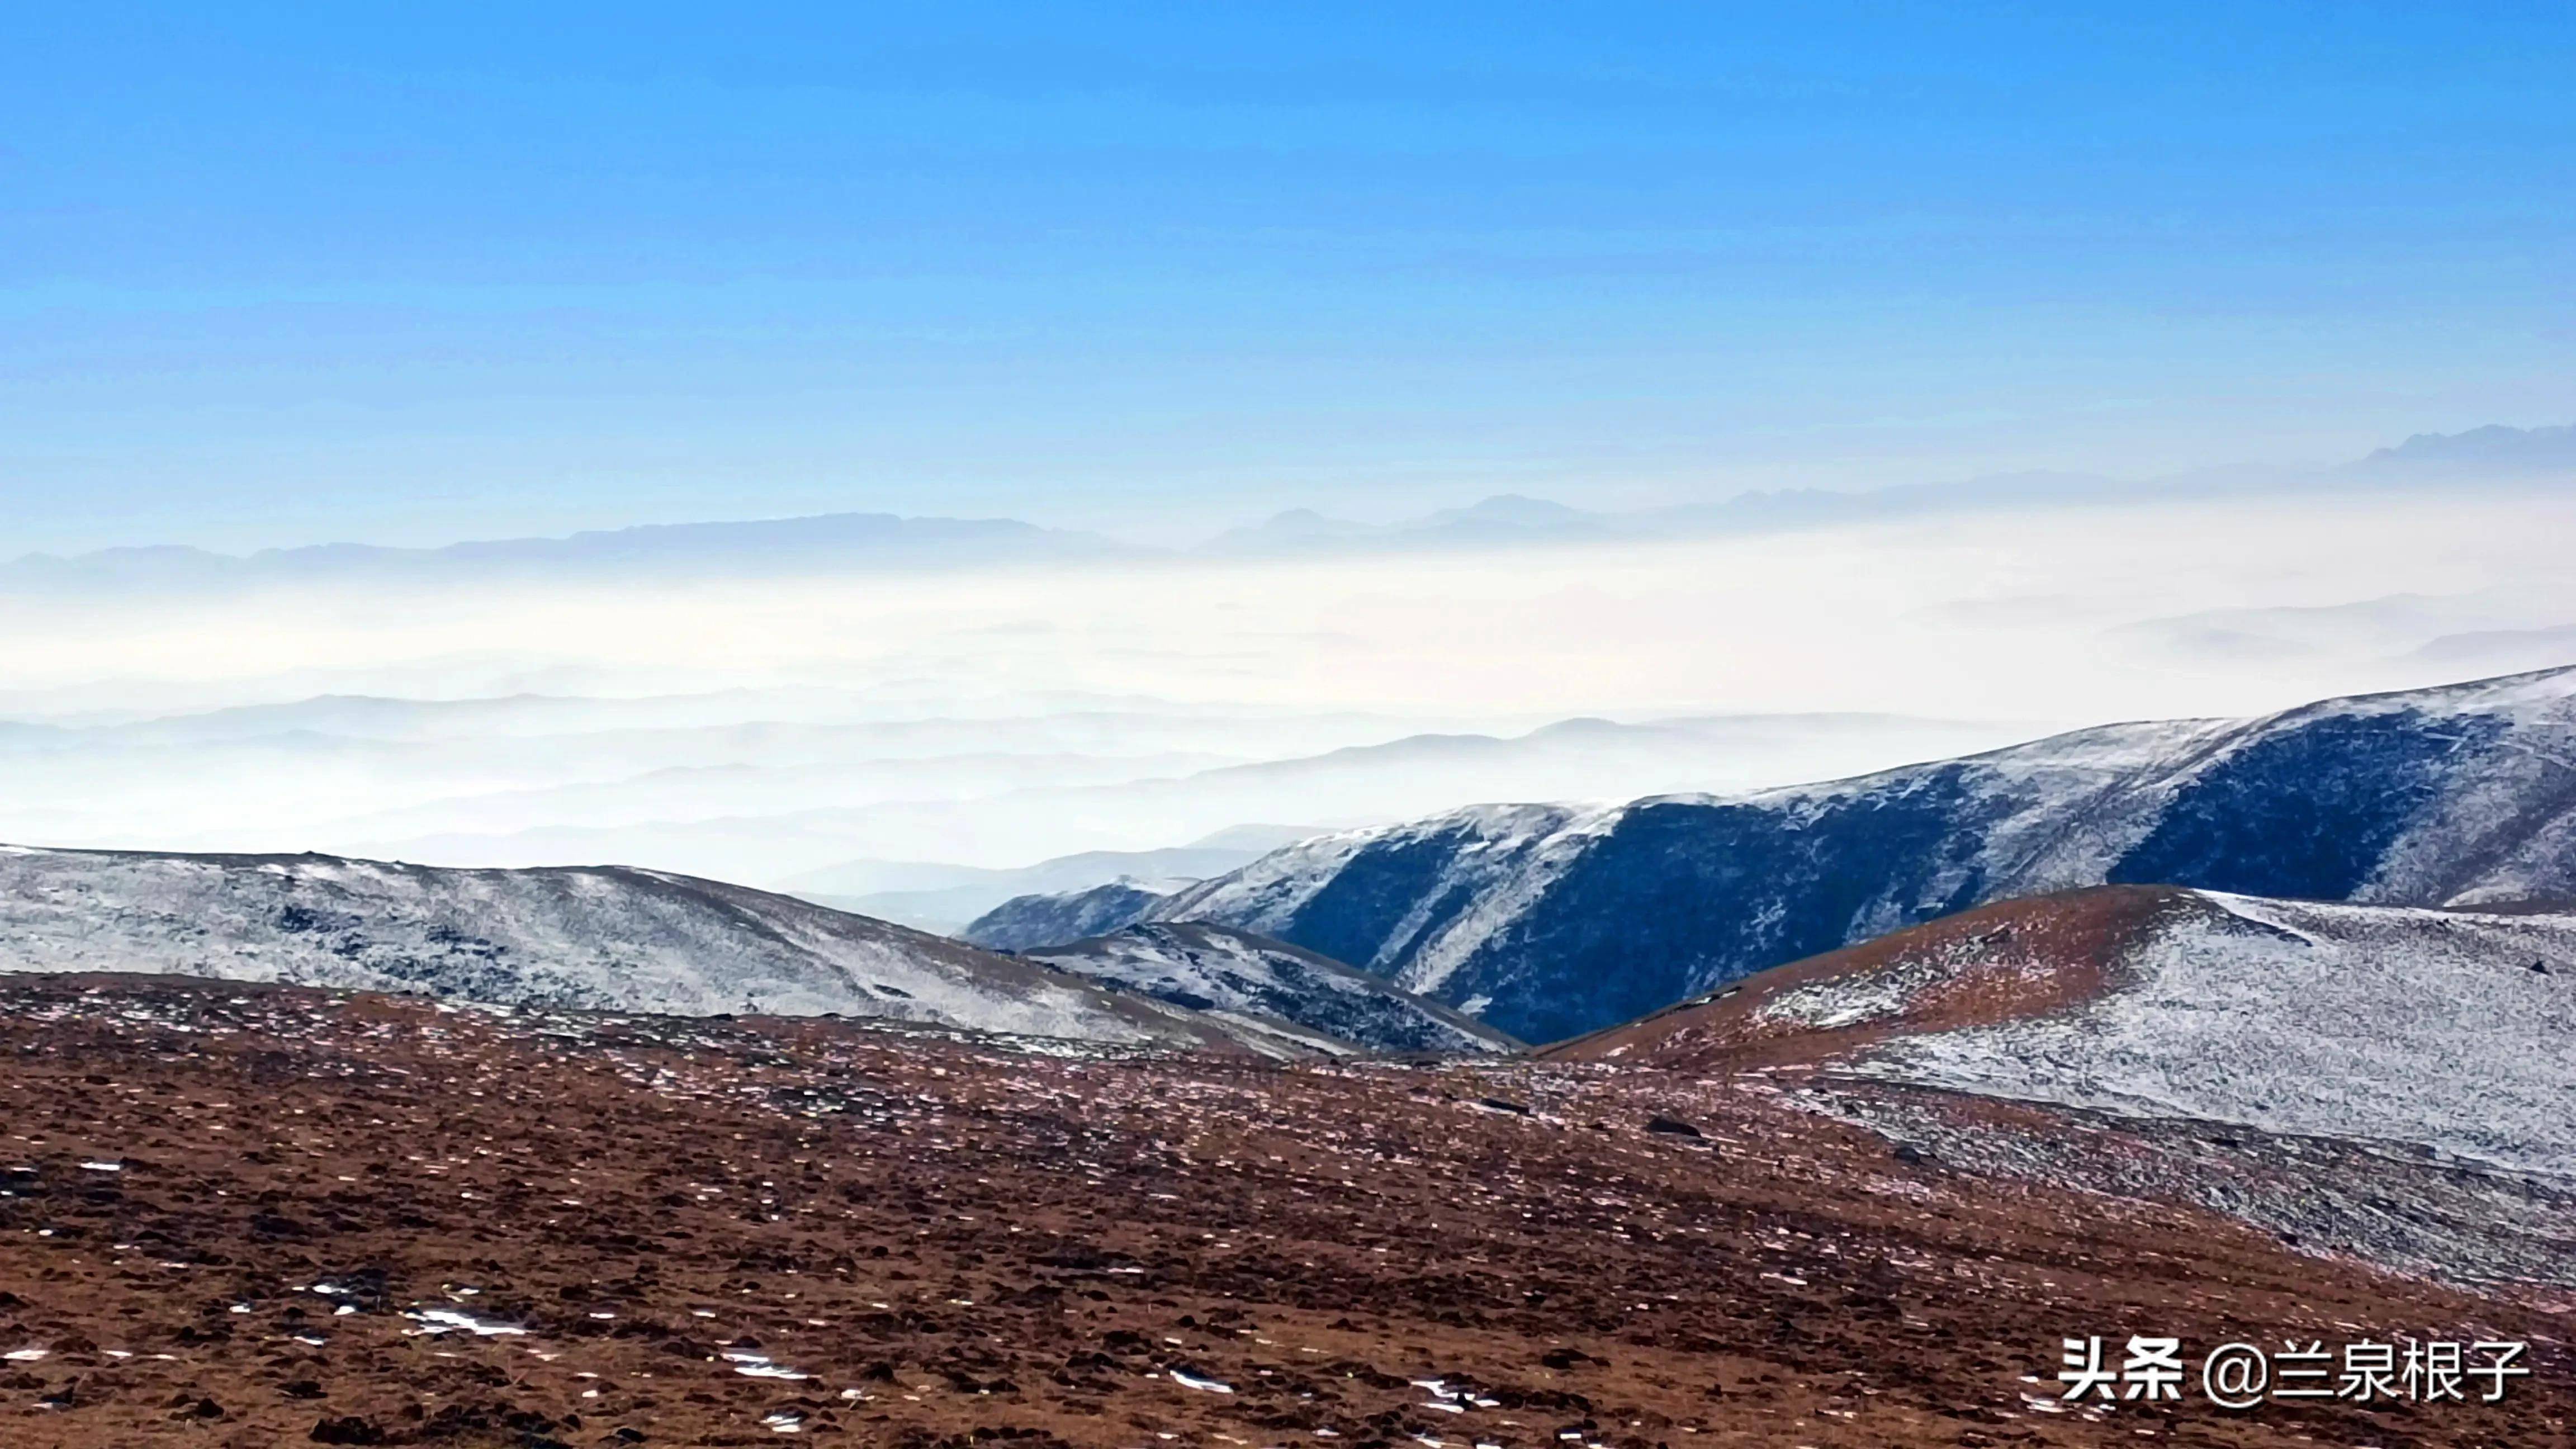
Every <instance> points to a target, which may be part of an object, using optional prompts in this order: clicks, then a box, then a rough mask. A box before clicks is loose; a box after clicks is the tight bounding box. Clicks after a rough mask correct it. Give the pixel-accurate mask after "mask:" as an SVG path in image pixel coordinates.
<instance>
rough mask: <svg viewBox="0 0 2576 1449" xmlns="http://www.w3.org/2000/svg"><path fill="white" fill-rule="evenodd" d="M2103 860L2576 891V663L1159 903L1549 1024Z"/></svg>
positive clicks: (1539, 1028)
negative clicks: (2529, 672)
mask: <svg viewBox="0 0 2576 1449" xmlns="http://www.w3.org/2000/svg"><path fill="white" fill-rule="evenodd" d="M2103 882H2136V883H2163V884H2172V885H2181V886H2193V887H2206V888H2210V889H2220V890H2230V891H2241V892H2246V893H2249V894H2260V895H2269V896H2289V897H2315V898H2324V899H2334V900H2354V901H2365V902H2377V903H2394V904H2412V905H2442V904H2470V903H2478V902H2496V901H2513V900H2520V899H2528V898H2534V897H2550V896H2566V895H2571V894H2576V669H2570V670H2556V671H2548V672H2544V673H2541V674H2536V675H2524V676H2517V677H2512V678H2507V679H2501V680H2492V681H2485V682H2481V683H2474V684H2464V685H2455V686H2447V687H2444V688H2439V689H2428V690H2419V691H2411V692H2407V693H2402V694H2390V695H2374V696H2364V697H2357V698H2351V699H2342V700H2331V701H2327V702H2325V703H2321V704H2316V705H2311V706H2307V707H2304V708H2301V709H2296V710H2291V711H2287V712H2285V713H2282V714H2279V715H2273V716H2268V717H2265V718H2261V719H2254V720H2198V721H2181V722H2174V723H2166V724H2139V725H2115V726H2109V727H2105V728H2101V729H2094V730H2084V731H2079V732H2077V733H2074V734H2069V735H2062V736H2058V737H2055V738H2052V739H2046V740H2040V741H2037V742H2034V743H2032V744H2029V745H2023V746H2017V747H2015V748H2012V749H2007V750H1999V751H1995V752H1993V753H1990V754H1985V755H1977V756H1971V757H1968V758H1965V759H1959V760H1950V761H1942V762H1937V763H1932V764H1926V765H1918V766H1910V767H1907V768H1904V769H1899V770H1892V771H1888V772H1885V773H1883V774H1878V775H1871V776H1866V777H1863V778H1860V779H1855V780H1846V781H1839V782H1835V783H1831V784H1825V785H1815V786H1804V787H1798V788H1794V789H1786V790H1775V791H1766V792H1762V793H1759V794H1754V795H1748V796H1743V797H1737V798H1716V797H1707V796H1668V797H1661V798H1655V799H1648V800H1641V801H1637V802H1635V803H1633V804H1629V805H1625V806H1618V807H1611V808H1605V809H1577V808H1572V807H1563V806H1510V807H1491V806H1489V807H1478V808H1475V809H1471V810H1464V811H1457V812H1452V813H1450V814H1447V815H1442V816H1436V817H1433V818H1431V819H1429V820H1424V821H1417V822H1414V823H1411V824H1407V825H1402V826H1397V827H1392V828H1388V829H1381V830H1370V831H1357V832H1346V833H1343V834H1339V835H1332V836H1325V837H1320V838H1318V839H1316V840H1313V841H1308V842H1304V843H1301V844H1299V845H1295V846H1291V847H1288V848H1286V849H1284V850H1280V851H1277V852H1274V853H1272V854H1271V855H1269V856H1266V857H1264V858H1263V859H1261V860H1259V861H1256V862H1254V863H1253V864H1252V865H1249V866H1246V867H1244V868H1243V869H1241V870H1239V871H1236V872H1234V873H1232V874H1230V875H1227V876H1223V877H1220V878H1218V879H1216V880H1213V881H1209V882H1206V883H1205V884H1203V885H1200V886H1196V887H1193V888H1191V889H1190V890H1188V891H1184V892H1182V893H1181V894H1179V895H1177V896H1175V897H1174V898H1173V899H1171V900H1170V901H1168V902H1166V903H1164V904H1163V905H1162V906H1159V907H1157V908H1156V910H1155V915H1156V917H1157V918H1160V919H1171V920H1205V921H1213V922H1217V923H1220V924H1224V925H1229V926H1233V927H1235V928H1238V929H1242V930H1248V931H1254V932H1258V933H1261V934H1264V935H1270V936H1275V937H1277V938H1279V939H1281V940H1285V941H1289V942H1293V943H1295V944H1298V945H1302V946H1305V947H1307V948H1308V949H1310V950H1315V951H1320V952H1323V953H1325V954H1327V955H1332V956H1336V957H1338V958H1340V959H1344V960H1348V961H1351V962H1353V963H1354V964H1357V965H1359V966H1361V967H1363V968H1364V969H1367V970H1370V971H1375V972H1381V973H1384V974H1386V975H1387V976H1388V977H1390V978H1391V979H1392V980H1394V981H1395V982H1396V983H1397V984H1398V985H1401V986H1404V987H1405V988H1407V989H1409V990H1413V991H1416V992H1419V993H1421V994H1423V995H1427V996H1430V997H1432V998H1433V999H1435V1000H1439V1001H1443V1002H1447V1003H1449V1004H1451V1005H1453V1006H1457V1007H1459V1008H1460V1009H1462V1010H1465V1011H1467V1012H1469V1013H1470V1014H1472V1015H1475V1016H1477V1017H1478V1018H1479V1019H1481V1020H1484V1021H1487V1022H1489V1023H1491V1024H1493V1025H1495V1026H1497V1027H1500V1028H1502V1029H1504V1030H1506V1031H1509V1032H1511V1033H1513V1034H1514V1035H1516V1036H1520V1037H1523V1038H1525V1039H1529V1040H1534V1041H1547V1040H1554V1039H1558V1038H1563V1037H1567V1036H1572V1035H1575V1034H1578V1033H1581V1032H1585V1031H1590V1030H1594V1029H1596V1028H1599V1027H1603V1026H1607V1025H1609V1024H1611V1023H1613V1022H1616V1021H1620V1020H1624V1019H1626V1018H1628V1017H1632V1016H1635V1015H1638V1014H1640V1013H1643V1012H1646V1011H1651V1010H1653V1009H1655V1008H1657V1007H1660V1006H1663V1005H1666V1004H1668V1003H1670V1002H1673V1001H1677V1000H1680V999H1681V998H1683V997H1685V996H1688V995H1691V994H1693V993H1694V992H1698V991H1704V990H1707V989H1709V988H1711V987H1714V986H1718V985H1722V984H1724V983H1726V982H1728V981H1732V980H1734V979H1736V978H1738V977H1741V976H1745V975H1748V974H1750V973H1752V972H1755V971H1759V970H1763V969H1765V968H1767V967H1771V966H1776V965H1779V964H1782V963H1784V962H1788V961H1794V960H1797V959H1799V958H1801V957H1805V956H1809V955H1813V954H1815V953H1817V952H1821V951H1828V950H1832V949H1834V948H1835V947H1838V946H1842V945H1845V944H1848V943H1850V942H1854V941H1858V940H1862V939H1866V938H1867V937H1870V936H1873V935H1877V934H1880V933H1882V932H1886V931H1890V930H1894V929H1898V928H1900V927H1904V926H1908V925H1911V924H1914V923H1916V922H1920V921H1924V920H1928V919H1931V918H1933V917H1936V916H1940V915H1943V914H1946V913H1949V912H1952V911H1957V910H1961V909H1965V908H1967V907H1970V906H1975V905H1979V904H1982V903H1984V902H1988V901H1995V900H2001V899H2005V898H2008V897H2013V896H2020V895H2029V894H2034V893H2038V892H2043V891H2050V890H2059V889H2065V888H2070V887H2076V886H2086V885H2096V884H2101V883H2103Z"/></svg>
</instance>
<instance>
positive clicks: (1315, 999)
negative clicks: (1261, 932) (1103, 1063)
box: [1030, 922, 1521, 1055]
mask: <svg viewBox="0 0 2576 1449" xmlns="http://www.w3.org/2000/svg"><path fill="white" fill-rule="evenodd" d="M1030 959H1031V960H1034V961H1038V962H1041V963H1043V964H1045V965H1047V966H1051V967H1054V968H1055V969H1057V970H1059V971H1065V972H1070V973H1072V974H1075V975H1078V976H1085V977H1089V978H1091V979H1092V980H1095V981H1104V982H1108V983H1110V984H1112V985H1115V986H1117V987H1119V988H1120V989H1122V990H1126V991H1133V992H1138V993H1141V994H1143V995H1146V996H1150V997H1153V998H1154V999H1156V1000H1158V1001H1164V1002H1168V1003H1170V1004H1172V1005H1175V1006H1180V1007H1186V1008H1188V1009H1189V1010H1192V1011H1197V1012H1201V1013H1204V1014H1206V1015H1207V1016H1209V1017H1211V1018H1213V1019H1214V1020H1216V1021H1218V1022H1220V1023H1227V1024H1242V1025H1245V1026H1247V1027H1249V1028H1250V1032H1249V1034H1247V1035H1246V1037H1245V1040H1246V1042H1247V1044H1248V1045H1253V1046H1255V1047H1256V1048H1258V1046H1259V1045H1260V1042H1259V1037H1260V1035H1261V1033H1263V1032H1264V1031H1269V1032H1272V1033H1274V1034H1279V1035H1282V1036H1283V1037H1286V1038H1289V1039H1292V1040H1293V1039H1294V1038H1296V1037H1300V1036H1302V1037H1305V1038H1307V1039H1308V1040H1310V1041H1311V1042H1313V1043H1314V1044H1313V1045H1311V1046H1309V1047H1308V1049H1307V1051H1308V1053H1320V1054H1328V1055H1343V1054H1352V1053H1361V1052H1366V1053H1399V1054H1409V1053H1439V1054H1442V1055H1458V1054H1462V1053H1473V1054H1485V1053H1497V1052H1514V1051H1518V1050H1520V1045H1521V1044H1520V1043H1519V1042H1516V1041H1514V1040H1512V1039H1511V1038H1510V1037H1507V1036H1505V1035H1503V1034H1502V1033H1500V1032H1498V1031H1495V1030H1493V1029H1492V1028H1490V1027H1486V1026H1482V1025H1479V1024H1478V1023H1477V1022H1475V1021H1473V1020H1471V1019H1469V1018H1467V1017H1465V1016H1462V1015H1460V1014H1459V1013H1457V1012H1454V1011H1451V1010H1449V1009H1448V1008H1447V1007H1444V1006H1440V1005H1438V1004H1436V1003H1433V1002H1429V1001H1425V1000H1423V999H1422V998H1421V997H1418V996H1415V995H1412V994H1411V993H1409V992H1404V991H1399V990H1397V989H1395V988H1394V987H1392V986H1389V985H1387V984H1386V983H1385V982H1384V981H1381V980H1379V979H1378V978H1376V977H1374V976H1371V975H1369V974H1368V973H1366V972H1364V971H1356V970H1353V969H1352V968H1351V967H1349V966H1346V965H1344V964H1343V963H1341V962H1339V961H1335V960H1331V959H1329V958H1327V957H1323V956H1318V955H1316V954H1315V953H1314V952H1312V951H1305V950H1300V949H1299V948H1297V947H1295V946H1291V945H1288V944H1286V943H1285V942H1281V941H1271V940H1265V939H1263V938H1262V937H1259V936H1253V935H1247V934H1245V933H1243V932H1241V931H1230V930H1227V929H1226V928H1224V927H1222V926H1210V925H1204V924H1199V923H1195V922H1181V923H1170V924H1156V925H1141V926H1130V927H1128V928H1126V929H1125V930H1122V931H1117V932H1113V933H1112V934H1110V935H1107V936H1102V937H1099V938H1097V939H1094V940H1089V941H1077V942H1075V943H1073V944H1072V945H1069V946H1059V947H1056V948H1054V949H1051V950H1046V951H1038V952H1033V953H1031V956H1030ZM1280 1027H1286V1028H1290V1029H1292V1030H1290V1031H1288V1032H1285V1033H1281V1032H1279V1030H1278V1029H1279V1028H1280Z"/></svg>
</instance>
